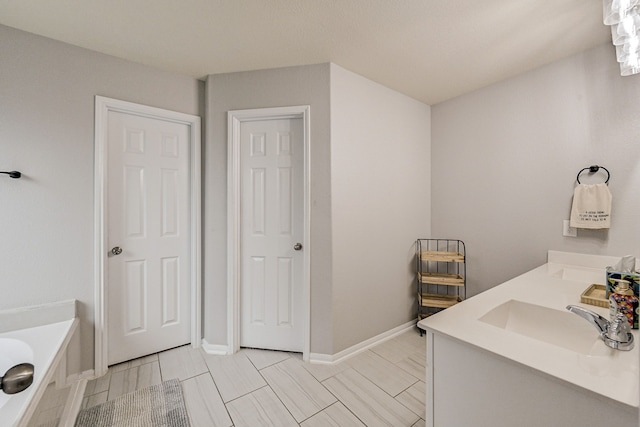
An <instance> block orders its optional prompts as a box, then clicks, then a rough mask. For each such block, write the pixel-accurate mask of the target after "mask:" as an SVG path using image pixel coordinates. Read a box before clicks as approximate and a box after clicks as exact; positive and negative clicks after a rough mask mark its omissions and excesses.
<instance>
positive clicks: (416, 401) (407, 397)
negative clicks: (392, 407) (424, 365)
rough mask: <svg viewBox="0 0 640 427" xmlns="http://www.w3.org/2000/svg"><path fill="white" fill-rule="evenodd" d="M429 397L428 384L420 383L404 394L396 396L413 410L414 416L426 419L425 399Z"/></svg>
mask: <svg viewBox="0 0 640 427" xmlns="http://www.w3.org/2000/svg"><path fill="white" fill-rule="evenodd" d="M426 397H427V390H426V384H425V383H423V382H422V381H418V382H417V383H415V384H414V385H412V386H411V387H409V388H408V389H406V390H405V391H403V392H402V393H400V394H399V395H397V396H396V400H397V401H398V402H400V403H402V404H403V405H404V406H406V407H407V408H409V409H411V410H412V411H413V413H414V414H416V415H418V416H419V417H424V411H425V399H426Z"/></svg>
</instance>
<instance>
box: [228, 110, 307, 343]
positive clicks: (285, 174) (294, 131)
mask: <svg viewBox="0 0 640 427" xmlns="http://www.w3.org/2000/svg"><path fill="white" fill-rule="evenodd" d="M303 142H304V138H303V121H302V119H298V118H295V119H275V120H256V121H248V122H243V123H242V125H241V128H240V145H241V147H240V158H241V166H240V169H241V183H242V184H241V193H242V196H241V236H242V237H241V242H240V244H241V264H242V267H241V287H240V294H241V297H240V298H241V300H240V301H241V303H240V312H241V327H240V346H242V347H255V348H265V349H273V350H285V351H297V352H301V351H302V350H303V346H304V329H303V324H304V319H303V315H304V309H303V305H302V302H303V277H302V276H303V256H302V252H303V251H304V250H306V248H304V242H303V241H302V237H303V225H304V222H303V218H304V213H303V206H304V205H303V203H304V190H303V172H304V170H303V161H304V152H303V150H304V145H303Z"/></svg>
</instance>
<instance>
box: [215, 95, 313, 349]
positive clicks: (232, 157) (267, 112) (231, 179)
mask: <svg viewBox="0 0 640 427" xmlns="http://www.w3.org/2000/svg"><path fill="white" fill-rule="evenodd" d="M310 112H311V107H309V106H308V105H302V106H294V107H276V108H259V109H253V110H235V111H229V112H228V116H227V129H228V149H227V152H228V159H227V343H228V347H229V350H230V353H235V352H236V351H238V350H239V349H240V245H239V242H240V221H239V218H240V124H241V123H242V122H245V121H257V120H275V119H286V118H302V122H303V126H304V142H303V144H304V173H303V175H304V202H303V203H304V214H303V215H304V219H303V221H304V231H303V242H304V245H305V248H306V249H305V250H304V251H303V304H302V305H303V318H304V343H303V351H302V359H303V360H304V361H308V360H309V354H310V347H311V339H310V327H311V320H310V318H311V273H310V266H311V250H310V249H311V232H310V227H311V222H310V218H311V215H310V212H311V185H310V182H309V181H310V180H309V177H310V176H311V175H310V166H311V152H310V149H311V132H310V119H311V118H310Z"/></svg>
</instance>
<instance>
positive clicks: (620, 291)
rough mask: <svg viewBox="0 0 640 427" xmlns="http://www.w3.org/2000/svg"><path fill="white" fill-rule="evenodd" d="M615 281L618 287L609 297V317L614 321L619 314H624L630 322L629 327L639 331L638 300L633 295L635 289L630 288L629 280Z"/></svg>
mask: <svg viewBox="0 0 640 427" xmlns="http://www.w3.org/2000/svg"><path fill="white" fill-rule="evenodd" d="M613 280H614V281H615V282H616V286H615V287H614V288H613V292H612V293H611V296H610V297H609V317H610V318H611V320H612V321H613V319H615V316H616V315H617V314H618V313H622V314H624V315H625V316H626V318H627V319H628V320H629V326H630V327H632V328H634V329H637V328H638V318H637V316H636V309H637V308H638V298H636V296H635V295H634V294H633V289H631V288H629V281H628V280H621V279H613Z"/></svg>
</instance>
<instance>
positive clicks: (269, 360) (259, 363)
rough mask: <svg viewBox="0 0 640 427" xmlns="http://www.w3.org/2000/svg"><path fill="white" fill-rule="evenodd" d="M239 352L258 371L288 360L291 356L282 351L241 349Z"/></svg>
mask: <svg viewBox="0 0 640 427" xmlns="http://www.w3.org/2000/svg"><path fill="white" fill-rule="evenodd" d="M240 352H241V353H244V354H245V355H246V356H247V357H248V358H249V360H251V363H253V366H255V367H256V369H258V370H260V369H264V368H266V367H267V366H271V365H275V364H276V363H279V362H282V361H283V360H286V359H288V358H289V357H290V356H291V354H293V353H287V352H283V351H273V350H259V349H256V348H243V349H242V350H240Z"/></svg>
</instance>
